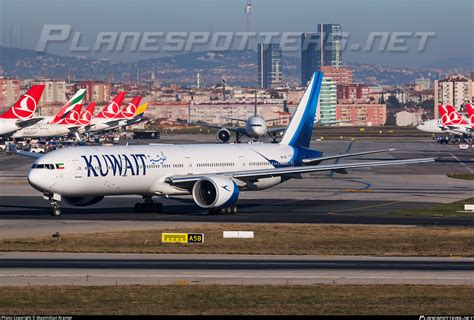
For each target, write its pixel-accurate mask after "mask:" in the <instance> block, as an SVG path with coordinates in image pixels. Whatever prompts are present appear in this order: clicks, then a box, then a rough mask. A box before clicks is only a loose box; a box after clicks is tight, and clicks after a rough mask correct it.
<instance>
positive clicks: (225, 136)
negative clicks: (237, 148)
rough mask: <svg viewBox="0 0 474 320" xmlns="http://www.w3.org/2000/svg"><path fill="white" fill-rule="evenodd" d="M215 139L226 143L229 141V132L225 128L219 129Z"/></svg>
mask: <svg viewBox="0 0 474 320" xmlns="http://www.w3.org/2000/svg"><path fill="white" fill-rule="evenodd" d="M216 138H217V141H219V142H228V141H229V140H230V131H229V130H227V129H226V128H222V129H219V131H217V135H216Z"/></svg>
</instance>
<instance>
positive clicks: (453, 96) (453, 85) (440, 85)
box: [434, 74, 473, 119]
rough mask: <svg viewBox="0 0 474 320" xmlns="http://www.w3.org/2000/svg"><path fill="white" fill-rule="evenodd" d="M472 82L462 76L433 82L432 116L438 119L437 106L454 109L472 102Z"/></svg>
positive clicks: (458, 75)
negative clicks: (447, 105) (447, 106)
mask: <svg viewBox="0 0 474 320" xmlns="http://www.w3.org/2000/svg"><path fill="white" fill-rule="evenodd" d="M472 94H473V89H472V80H471V79H469V78H468V77H465V76H464V75H462V74H456V75H452V76H450V77H447V78H445V79H442V80H435V82H434V114H435V119H437V118H438V107H437V106H438V104H443V105H446V104H450V105H452V106H454V107H455V108H456V109H458V110H460V109H461V107H462V106H463V105H464V104H465V103H466V102H469V101H471V100H472Z"/></svg>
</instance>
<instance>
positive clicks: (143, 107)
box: [134, 102, 148, 118]
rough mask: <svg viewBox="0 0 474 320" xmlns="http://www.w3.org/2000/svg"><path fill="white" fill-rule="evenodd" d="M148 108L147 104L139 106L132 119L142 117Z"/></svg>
mask: <svg viewBox="0 0 474 320" xmlns="http://www.w3.org/2000/svg"><path fill="white" fill-rule="evenodd" d="M147 108H148V102H145V103H144V104H142V105H140V106H139V107H138V108H137V111H136V112H135V115H134V118H136V117H139V116H142V117H143V114H144V113H145V111H146V109H147Z"/></svg>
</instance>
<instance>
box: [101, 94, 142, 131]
mask: <svg viewBox="0 0 474 320" xmlns="http://www.w3.org/2000/svg"><path fill="white" fill-rule="evenodd" d="M141 100H142V97H133V99H132V100H131V101H130V102H129V103H128V104H127V105H126V106H125V107H123V109H122V110H120V112H119V113H118V114H117V115H116V116H115V118H114V119H113V120H112V121H109V122H107V125H108V128H107V130H113V129H117V128H121V127H125V126H127V125H129V124H130V122H131V121H132V120H133V119H134V118H135V117H136V116H137V111H138V106H139V105H140V101H141Z"/></svg>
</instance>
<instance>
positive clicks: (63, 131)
mask: <svg viewBox="0 0 474 320" xmlns="http://www.w3.org/2000/svg"><path fill="white" fill-rule="evenodd" d="M85 92H86V90H85V89H81V90H79V91H78V92H76V94H75V95H74V96H73V97H72V98H71V99H70V100H69V101H68V102H67V103H66V104H65V105H64V106H63V107H62V108H61V109H60V110H59V112H58V113H57V114H56V115H55V116H54V117H44V118H45V119H44V120H43V121H42V122H39V123H37V124H35V125H33V126H30V127H27V128H24V129H21V130H19V131H17V132H15V133H14V134H13V135H12V137H13V138H46V137H62V136H67V135H68V134H69V133H73V132H76V131H77V129H78V128H79V127H80V125H77V123H78V120H79V114H80V113H81V107H82V105H81V103H82V100H83V99H84V94H85Z"/></svg>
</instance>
